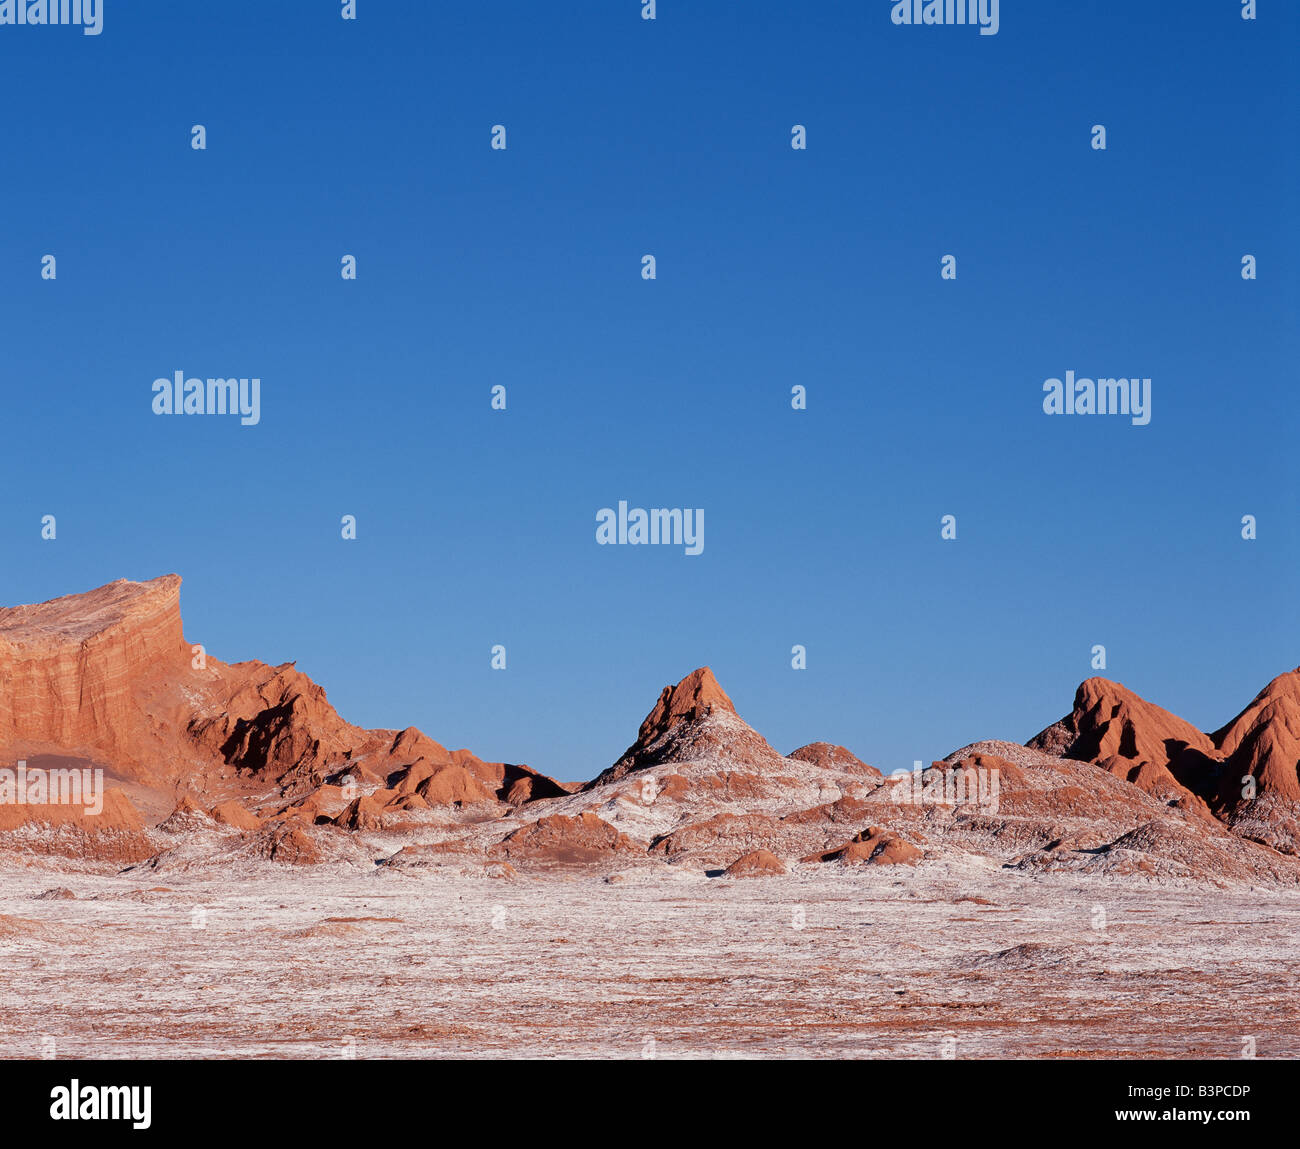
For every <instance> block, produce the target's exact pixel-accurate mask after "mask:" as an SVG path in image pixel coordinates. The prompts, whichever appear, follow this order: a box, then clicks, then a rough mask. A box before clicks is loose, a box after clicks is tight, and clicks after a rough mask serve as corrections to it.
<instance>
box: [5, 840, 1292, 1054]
mask: <svg viewBox="0 0 1300 1149" xmlns="http://www.w3.org/2000/svg"><path fill="white" fill-rule="evenodd" d="M903 871H906V872H903ZM3 876H4V881H3V885H2V890H3V892H2V893H0V971H3V972H2V973H0V1057H5V1058H23V1057H28V1058H31V1057H42V1056H46V1057H49V1056H54V1057H59V1058H83V1057H84V1058H151V1057H158V1058H230V1057H235V1058H285V1057H289V1058H340V1057H350V1056H351V1057H357V1058H440V1057H457V1058H515V1057H538V1058H551V1057H565V1058H595V1057H600V1058H610V1057H629V1058H642V1057H648V1056H652V1057H660V1058H737V1057H764V1058H786V1057H836V1058H882V1057H883V1058H941V1057H957V1058H981V1057H996V1058H1025V1057H1031V1058H1081V1057H1082V1058H1130V1057H1131V1058H1208V1059H1216V1058H1237V1057H1241V1056H1242V1055H1243V1053H1245V1052H1249V1051H1250V1050H1251V1049H1253V1052H1254V1053H1255V1055H1256V1056H1258V1057H1261V1058H1295V1057H1298V1056H1300V1025H1298V1024H1297V1019H1298V1015H1300V995H1297V992H1296V990H1297V969H1298V968H1300V928H1298V927H1300V894H1297V893H1295V892H1288V891H1279V890H1270V889H1264V888H1260V887H1253V888H1238V889H1232V890H1218V889H1215V890H1207V889H1205V888H1203V887H1197V886H1192V885H1185V886H1180V885H1178V884H1176V883H1175V884H1164V885H1154V884H1152V883H1150V882H1147V881H1144V880H1142V879H1137V878H1134V879H1115V878H1100V877H1091V876H1082V877H1081V876H1078V875H1064V874H1025V873H1017V872H1008V871H1005V870H1000V869H999V868H998V867H997V866H996V865H994V864H992V863H986V862H983V861H980V860H970V861H959V862H935V863H924V864H922V865H920V866H918V867H916V868H915V869H912V868H910V867H871V868H862V869H843V870H836V871H835V872H831V871H830V870H828V868H826V867H822V868H820V869H813V870H809V869H807V868H804V867H801V868H800V869H799V870H796V871H794V872H792V873H790V874H788V875H786V876H784V877H781V878H779V879H757V880H754V879H751V880H736V879H730V878H725V877H710V876H708V875H706V874H705V873H702V872H699V871H688V870H684V869H683V870H682V871H680V872H677V871H675V870H672V869H661V870H656V871H647V870H645V869H631V870H626V871H622V872H619V871H613V870H609V871H604V872H599V871H591V870H587V871H580V872H568V873H566V872H564V871H559V870H557V871H552V872H549V873H545V874H536V875H525V876H519V877H515V878H501V879H494V878H490V877H486V876H478V875H471V874H449V873H438V872H426V873H419V874H411V873H402V872H394V871H392V870H382V871H381V870H376V871H375V872H374V873H373V874H366V873H357V872H355V871H347V870H341V871H339V872H332V871H327V870H314V871H312V872H302V871H297V872H285V871H284V870H283V869H278V868H272V867H268V868H267V871H266V874H265V876H263V877H247V876H241V877H240V880H239V881H238V883H231V882H223V880H222V879H221V877H220V876H219V875H213V874H210V873H209V874H203V875H193V874H181V875H177V876H172V875H166V876H165V878H164V882H165V884H161V885H154V883H153V882H152V881H151V880H150V878H149V877H145V878H143V879H142V878H141V877H140V876H139V875H138V874H126V875H114V876H100V875H88V874H84V873H75V874H74V873H68V872H60V871H59V870H58V869H56V868H54V867H51V866H45V865H36V866H34V865H26V866H21V865H20V866H17V867H13V868H6V871H5V873H4V875H3ZM1248 1043H1249V1044H1248Z"/></svg>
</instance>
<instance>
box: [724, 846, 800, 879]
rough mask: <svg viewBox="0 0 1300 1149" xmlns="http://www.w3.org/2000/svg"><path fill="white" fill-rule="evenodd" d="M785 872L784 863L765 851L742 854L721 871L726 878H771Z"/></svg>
mask: <svg viewBox="0 0 1300 1149" xmlns="http://www.w3.org/2000/svg"><path fill="white" fill-rule="evenodd" d="M785 872H786V869H785V863H784V862H783V861H781V859H780V858H778V857H777V856H776V855H775V854H772V853H769V852H768V851H767V850H754V851H752V852H750V853H748V854H742V855H741V856H740V857H739V858H737V859H736V860H735V861H734V862H732V863H731V865H729V866H728V867H727V868H726V869H725V870H724V871H723V873H724V874H725V875H726V876H727V877H728V878H771V877H777V876H779V875H781V874H784V873H785Z"/></svg>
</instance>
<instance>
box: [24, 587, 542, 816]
mask: <svg viewBox="0 0 1300 1149" xmlns="http://www.w3.org/2000/svg"><path fill="white" fill-rule="evenodd" d="M180 587H181V580H180V578H179V577H178V576H176V575H164V576H163V577H161V578H156V579H151V580H150V581H148V582H128V581H127V580H125V579H119V580H118V581H117V582H113V583H109V584H108V585H107V586H102V587H99V588H98V589H97V590H93V591H90V592H88V593H86V594H79V595H68V596H65V597H63V598H57V599H53V600H51V601H49V602H45V603H40V604H38V605H34V606H18V607H10V608H6V609H3V610H0V766H4V765H6V764H7V765H10V766H12V765H13V764H14V763H15V762H16V761H18V760H20V759H37V758H40V757H42V756H54V757H56V758H58V757H61V756H62V757H67V758H76V759H78V760H85V761H87V762H90V763H93V764H95V765H96V766H101V767H105V768H107V769H108V773H109V776H110V777H112V778H113V779H115V780H117V781H118V782H120V783H122V784H124V785H125V786H126V787H127V788H128V789H129V791H130V794H131V798H130V799H128V798H127V797H126V796H124V795H118V797H115V798H114V799H113V807H112V808H113V809H114V810H117V811H118V812H119V813H121V812H122V810H123V809H128V810H129V811H133V810H134V809H135V807H134V806H133V805H132V800H134V801H135V802H136V803H141V802H143V803H144V806H143V807H141V808H146V807H151V808H155V809H156V808H159V807H165V808H167V809H170V808H171V807H172V806H173V805H175V803H176V801H178V800H180V799H182V798H185V800H186V801H188V797H187V796H188V795H191V794H192V795H195V796H197V797H198V798H199V799H200V800H201V804H200V805H199V806H196V807H195V808H196V809H199V810H200V813H201V811H202V807H203V806H213V807H214V808H217V807H221V808H224V809H229V808H230V803H231V802H232V801H233V802H235V803H236V805H237V806H238V804H239V803H243V804H244V805H243V806H240V807H239V808H240V809H245V808H249V807H252V806H259V807H262V810H261V812H262V813H267V811H268V810H270V811H271V812H273V813H276V812H278V813H285V814H287V816H289V817H291V818H294V819H296V820H304V819H305V820H307V821H311V820H313V819H315V818H316V817H319V816H322V815H329V814H332V813H336V812H337V811H335V810H333V809H332V805H338V802H337V801H335V800H334V799H335V798H336V796H337V794H338V793H340V792H341V785H342V784H343V781H344V779H351V780H352V782H353V783H354V784H358V785H361V786H363V787H366V788H367V789H372V788H374V787H380V788H381V789H380V793H381V795H382V796H384V797H393V796H394V795H393V792H392V791H390V790H387V789H383V788H384V787H385V786H387V785H391V786H393V787H395V788H398V789H399V791H400V793H398V794H397V795H396V796H397V797H401V798H406V799H410V800H411V801H414V802H416V803H417V804H419V805H423V806H425V807H437V806H445V807H460V806H479V805H481V806H484V807H493V806H496V805H498V804H502V805H517V804H519V803H521V802H524V801H528V800H530V799H531V798H536V797H539V796H542V795H547V796H549V795H553V794H562V793H564V791H563V789H562V788H560V787H559V786H558V785H557V784H556V783H554V782H552V781H551V780H550V779H548V778H545V777H543V776H542V775H540V774H538V773H537V772H536V771H533V770H530V769H528V767H526V766H516V765H509V764H506V763H499V762H483V761H481V760H480V759H478V758H477V757H475V756H474V755H473V754H470V753H469V752H468V751H464V750H458V751H450V752H449V751H447V750H446V749H444V748H443V747H442V746H441V745H439V744H438V743H436V742H434V741H433V740H432V739H430V738H428V737H427V736H425V735H424V734H422V733H421V732H420V731H418V730H415V729H414V728H410V729H408V730H407V731H403V732H402V733H400V734H399V733H398V732H396V731H393V730H365V729H362V728H361V727H358V726H354V725H353V724H351V723H349V722H347V721H345V720H344V719H343V718H341V717H340V716H339V714H338V712H337V711H336V710H335V709H334V707H333V706H331V705H330V703H329V700H328V699H327V697H326V695H325V691H324V690H323V689H322V688H321V687H320V686H319V685H317V684H316V683H315V682H313V681H312V680H311V679H310V678H309V677H308V676H307V675H305V674H303V673H302V672H301V671H299V670H297V669H296V668H295V667H294V666H293V664H292V663H286V664H284V665H282V666H270V665H268V664H267V663H264V662H258V661H249V662H239V663H224V662H221V661H220V660H218V659H215V658H211V657H205V658H204V659H202V660H196V659H195V658H194V656H193V648H192V647H191V646H190V645H189V644H188V643H187V642H186V641H185V638H184V635H183V633H182V627H181V614H180ZM411 795H414V797H411ZM250 816H251V815H250ZM69 817H71V814H70V813H69V812H67V811H60V810H58V809H56V808H50V809H46V808H44V807H36V806H32V805H25V804H20V805H15V806H12V807H10V809H9V810H8V812H7V822H6V823H5V824H4V825H0V830H4V829H10V830H12V829H15V828H16V827H17V826H18V825H19V824H20V823H28V824H40V825H42V826H45V827H47V828H48V829H50V830H51V831H53V830H54V829H55V828H56V826H58V825H62V824H63V823H64V822H66V821H67V820H68V818H69ZM123 817H124V820H123V823H122V824H123V827H124V828H125V829H126V830H129V831H130V832H133V833H134V832H135V831H136V830H137V829H138V828H139V822H138V821H133V820H132V817H127V816H125V815H124V816H123ZM222 820H223V821H226V822H229V818H223V819H222ZM254 820H255V819H254ZM108 821H110V819H107V818H106V817H105V816H103V815H99V816H96V817H95V819H94V820H93V821H92V822H91V823H90V825H92V826H106V825H107V823H108ZM54 839H57V840H58V841H63V840H65V839H67V840H70V839H69V837H68V835H63V836H62V837H59V836H58V835H52V840H54Z"/></svg>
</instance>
